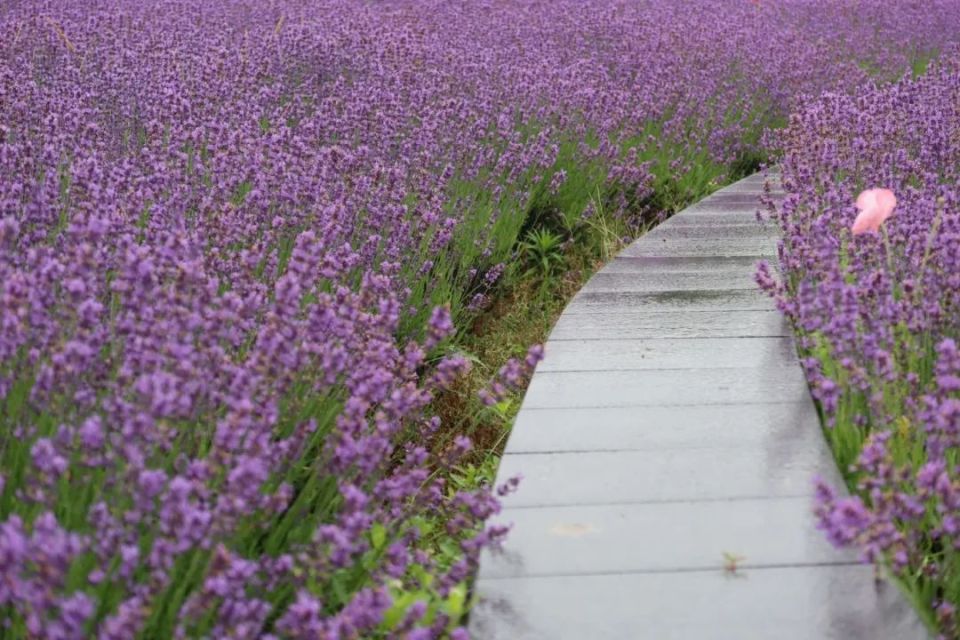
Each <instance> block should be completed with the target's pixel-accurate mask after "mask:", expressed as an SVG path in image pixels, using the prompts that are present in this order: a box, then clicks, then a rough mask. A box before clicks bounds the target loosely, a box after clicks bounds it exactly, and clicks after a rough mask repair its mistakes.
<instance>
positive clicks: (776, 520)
mask: <svg viewBox="0 0 960 640" xmlns="http://www.w3.org/2000/svg"><path fill="white" fill-rule="evenodd" d="M763 184H764V178H763V177H762V176H760V175H755V176H752V177H750V178H747V179H745V180H742V181H740V182H738V183H736V184H734V185H732V186H730V187H727V188H726V189H723V190H721V191H719V192H717V193H715V194H714V195H712V196H710V197H709V198H707V199H705V200H703V201H702V202H700V203H699V204H697V205H694V206H693V207H690V208H689V209H687V210H685V211H683V212H682V213H680V214H678V215H677V216H674V217H673V218H672V219H670V220H669V221H667V222H666V223H664V224H662V225H660V226H659V227H657V228H656V229H655V230H654V231H652V232H651V233H648V234H646V235H645V236H643V237H642V238H641V239H640V240H638V241H637V242H635V243H634V244H632V245H631V246H629V247H628V248H627V249H626V250H625V251H624V252H623V253H621V254H620V255H619V256H618V257H617V258H616V259H614V260H613V262H611V263H610V264H609V265H607V266H606V267H605V268H604V269H603V270H602V271H600V272H599V273H597V274H596V275H595V276H594V277H593V278H592V279H591V280H590V282H589V283H588V284H587V285H586V286H585V287H584V288H583V290H582V291H581V292H580V293H579V294H577V296H576V297H575V298H574V299H573V301H572V302H571V303H570V306H569V307H567V309H566V311H564V313H563V315H562V316H561V318H560V320H559V321H558V323H557V325H556V327H555V328H554V330H553V333H552V334H551V336H550V340H549V342H548V343H547V347H546V353H547V357H546V359H545V360H544V362H543V363H542V364H541V365H540V367H539V369H538V370H537V372H536V374H535V375H534V377H533V380H532V382H531V384H530V388H529V390H528V392H527V395H526V398H525V399H524V403H523V407H522V409H521V411H520V414H519V416H518V418H517V422H516V425H515V427H514V430H513V434H512V435H511V437H510V441H509V443H508V445H507V450H506V455H505V456H504V458H503V461H502V463H501V466H500V471H499V478H500V479H501V480H503V479H506V478H508V477H510V476H513V475H515V474H517V473H521V474H522V475H523V476H524V481H523V483H522V484H521V489H520V491H519V493H517V494H516V495H514V496H512V497H511V498H509V499H508V500H507V505H506V507H507V508H506V510H505V512H504V513H503V515H502V517H501V518H500V520H501V521H503V522H512V523H513V524H514V528H513V531H512V532H511V535H510V538H509V540H508V542H507V544H506V548H505V551H504V553H502V554H497V555H488V556H485V557H484V560H483V562H482V566H481V570H480V576H479V578H478V581H477V587H476V588H477V593H478V595H479V602H478V605H477V606H476V608H475V609H474V612H473V614H472V616H471V627H470V628H471V632H472V636H473V637H474V638H475V640H501V639H502V640H526V639H543V640H547V639H549V640H558V639H568V638H569V639H570V640H574V639H576V640H603V639H611V640H612V639H617V640H628V639H634V638H650V639H655V640H666V639H682V640H694V639H695V640H702V639H730V640H743V639H753V638H757V639H765V638H770V639H777V640H792V639H803V640H808V639H809V640H814V639H822V638H836V639H838V640H839V639H843V640H861V639H862V640H868V639H869V640H907V639H911V638H923V637H926V634H925V632H924V630H923V628H922V626H921V625H920V623H919V622H917V619H916V616H915V614H914V613H913V611H912V610H911V608H910V607H909V605H908V604H907V603H906V602H905V601H904V599H903V598H902V597H901V596H900V594H899V592H898V591H897V589H896V588H895V587H894V586H893V585H889V584H882V585H880V586H879V588H878V587H877V586H876V585H875V582H874V578H873V569H872V568H871V567H867V566H863V565H860V564H858V563H857V561H856V558H855V557H853V556H851V555H849V554H845V553H841V552H838V551H836V550H834V549H833V548H831V547H830V546H829V545H828V543H827V542H826V541H825V540H824V537H823V535H822V534H821V533H820V532H819V531H817V530H816V529H815V528H814V520H813V517H812V514H811V507H812V498H811V493H812V487H813V485H812V482H811V478H812V477H813V476H814V475H815V474H820V475H822V476H824V477H826V478H829V479H833V481H834V482H835V484H837V485H839V484H840V479H839V475H838V473H837V470H836V468H835V465H834V461H833V459H832V457H831V455H830V452H829V450H828V448H827V445H826V443H825V441H824V439H823V435H822V434H821V431H820V423H819V420H818V417H817V414H816V411H815V409H814V406H813V403H812V401H811V400H810V397H809V394H808V391H807V387H806V383H805V381H804V376H803V372H802V371H801V369H800V365H799V362H798V361H797V356H796V353H795V350H794V345H793V340H792V337H791V330H790V327H789V326H788V325H787V324H786V323H785V322H784V321H783V319H782V318H781V315H780V314H779V313H778V312H777V311H776V310H775V308H774V306H773V304H772V303H771V301H770V300H769V299H768V298H766V297H765V296H764V295H763V294H761V293H760V292H759V290H758V288H757V286H756V285H755V284H754V282H753V273H754V265H755V263H756V261H757V260H758V259H759V258H760V257H768V258H769V259H771V262H773V263H775V262H776V258H775V256H776V245H777V239H778V237H779V235H778V232H777V229H776V228H775V226H774V225H773V224H772V223H768V224H767V225H765V226H762V225H760V224H759V223H758V222H757V220H756V216H755V212H756V210H757V209H758V208H759V203H758V197H759V194H760V193H761V192H762V190H763ZM774 189H776V187H774ZM774 193H775V194H776V193H777V191H776V190H774Z"/></svg>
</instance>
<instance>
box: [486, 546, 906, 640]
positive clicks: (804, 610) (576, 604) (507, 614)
mask: <svg viewBox="0 0 960 640" xmlns="http://www.w3.org/2000/svg"><path fill="white" fill-rule="evenodd" d="M479 589H480V591H482V592H483V593H484V594H485V595H486V598H485V600H484V601H483V602H481V603H480V604H479V605H478V608H477V609H476V613H475V617H476V619H477V620H478V621H479V623H478V624H476V625H475V626H474V629H473V631H474V637H476V638H480V639H482V640H586V639H589V640H626V639H629V640H692V639H700V638H714V639H718V640H754V639H756V640H774V639H775V640H849V639H850V638H869V639H870V640H902V639H903V638H918V637H922V635H923V629H922V628H921V627H920V625H919V624H918V622H917V620H916V616H915V615H914V614H913V611H912V610H911V609H910V607H909V606H908V605H907V603H906V602H904V601H903V599H902V598H900V597H899V593H898V592H897V590H896V588H895V587H894V586H893V585H889V584H887V585H880V588H879V589H877V588H875V586H874V581H873V569H871V568H870V567H865V566H856V565H853V566H851V565H829V566H799V567H782V568H770V569H754V570H738V571H737V572H736V573H735V574H728V573H725V572H721V571H702V572H691V573H686V572H684V573H654V574H649V573H647V574H644V573H632V574H629V573H627V574H624V573H620V574H611V575H578V576H550V577H544V578H529V579H523V580H483V581H481V582H480V584H479Z"/></svg>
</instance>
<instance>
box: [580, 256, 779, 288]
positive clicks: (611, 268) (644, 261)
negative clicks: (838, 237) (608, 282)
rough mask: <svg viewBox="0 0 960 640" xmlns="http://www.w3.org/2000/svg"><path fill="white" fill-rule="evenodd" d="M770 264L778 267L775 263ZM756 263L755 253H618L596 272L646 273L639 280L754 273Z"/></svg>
mask: <svg viewBox="0 0 960 640" xmlns="http://www.w3.org/2000/svg"><path fill="white" fill-rule="evenodd" d="M770 266H771V267H773V268H777V267H775V266H774V265H770ZM756 267H757V259H756V258H754V257H753V256H729V257H725V258H724V257H700V256H659V257H657V256H654V257H643V256H640V257H630V256H617V257H616V258H614V259H613V260H611V261H610V262H609V263H608V264H607V265H606V266H605V267H604V268H603V269H601V270H600V271H599V272H598V273H596V274H595V275H600V274H601V273H632V274H634V275H637V274H641V273H642V274H643V278H635V279H636V280H642V279H644V278H648V277H651V276H653V277H656V276H660V275H661V274H670V275H673V274H678V273H680V274H684V273H693V274H697V275H701V276H708V275H710V274H713V273H727V274H737V273H742V272H744V271H746V272H749V273H753V272H754V270H755V269H756ZM591 279H592V278H591ZM587 284H589V283H587Z"/></svg>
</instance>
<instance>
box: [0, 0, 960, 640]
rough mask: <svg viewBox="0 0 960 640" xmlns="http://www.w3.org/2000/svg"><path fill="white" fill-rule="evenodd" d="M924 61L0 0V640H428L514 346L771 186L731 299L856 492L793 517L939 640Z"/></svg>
mask: <svg viewBox="0 0 960 640" xmlns="http://www.w3.org/2000/svg"><path fill="white" fill-rule="evenodd" d="M958 41H960V2H958V1H957V0H926V1H924V2H891V1H885V0H865V1H857V2H854V1H852V0H851V1H848V0H778V1H773V0H742V1H738V0H690V1H684V2H674V1H672V0H643V1H642V0H629V1H627V0H619V1H618V0H575V1H574V0H553V1H550V2H545V1H537V0H476V1H474V0H468V1H466V2H453V3H452V2H440V1H438V0H383V1H375V2H373V1H371V2H361V1H355V0H350V1H348V0H317V1H315V2H300V1H297V0H268V1H265V2H253V1H252V0H210V1H208V2H191V1H189V0H159V1H153V2H145V1H143V0H4V1H3V2H2V3H0V610H2V619H3V626H2V627H0V628H2V632H0V635H2V636H3V637H10V638H55V639H71V638H88V637H95V638H104V639H117V640H120V639H128V638H144V639H160V638H277V639H293V638H329V639H343V640H346V639H356V638H411V639H415V640H426V639H429V638H447V637H449V638H454V639H456V640H464V639H465V638H466V637H467V633H466V631H465V629H464V624H465V620H466V615H467V614H468V611H469V606H470V600H471V594H470V580H471V576H472V573H473V571H474V569H475V568H476V564H477V561H478V557H479V554H480V552H481V550H483V549H485V548H488V547H491V546H495V545H497V544H498V543H499V542H501V541H502V540H503V539H504V537H505V536H506V535H508V532H507V530H506V529H505V528H503V527H498V526H492V525H488V524H487V520H488V519H489V518H490V517H491V516H492V515H494V514H496V513H497V512H498V510H499V507H500V501H501V500H502V499H504V498H505V497H506V496H507V494H509V493H510V492H512V491H514V490H520V491H522V490H523V489H522V482H520V483H519V487H518V486H517V482H515V481H514V482H509V483H507V484H505V485H504V486H499V487H498V486H493V484H492V478H493V475H494V473H493V471H494V470H495V468H496V462H497V455H498V453H499V447H500V446H501V445H502V440H503V438H504V437H505V435H506V433H507V431H508V429H509V422H510V417H511V414H512V412H513V411H515V406H516V404H517V399H518V398H519V397H520V395H521V394H522V389H523V385H524V381H525V379H526V378H527V377H528V376H529V373H530V371H531V370H532V369H533V368H534V367H535V366H536V364H537V362H538V361H539V360H540V359H541V358H542V357H543V352H542V349H540V348H539V347H538V346H537V345H536V344H534V343H535V342H537V340H538V339H542V337H543V335H545V332H546V331H548V330H549V323H550V319H551V317H552V316H551V314H552V313H553V312H554V311H556V310H558V309H559V308H562V306H563V303H564V300H565V297H568V296H569V295H570V294H571V293H572V292H574V291H575V290H576V287H577V286H578V284H579V283H582V282H583V281H584V280H585V278H586V276H587V275H589V272H590V271H591V270H592V269H593V268H595V267H596V265H597V264H600V263H601V262H602V261H603V260H604V259H607V258H609V256H610V254H611V252H612V251H614V250H615V249H616V248H617V247H618V246H619V244H620V243H622V242H623V241H624V240H626V239H629V238H631V237H633V236H635V235H636V234H638V233H641V232H642V231H643V230H644V229H646V228H647V227H649V226H650V225H652V224H655V223H656V221H657V220H661V219H663V218H664V217H665V216H667V215H670V214H671V213H673V212H675V211H677V210H679V209H681V208H683V207H684V206H685V205H687V204H689V203H691V202H693V201H695V200H697V199H699V198H701V197H703V196H705V195H707V194H708V193H710V192H711V191H713V190H715V189H717V188H719V187H720V186H722V185H724V184H726V183H729V182H731V181H732V180H734V179H736V178H739V177H742V176H744V175H747V174H749V173H752V172H754V171H755V170H757V169H758V168H759V167H761V166H765V165H770V164H774V163H777V164H779V165H780V167H781V171H782V175H783V183H784V186H785V188H786V190H787V192H788V197H787V199H786V201H785V203H784V204H783V205H781V206H780V207H779V208H778V209H777V208H774V210H773V211H772V216H773V217H774V218H775V219H776V221H777V222H778V223H779V225H780V227H781V228H782V230H783V243H782V249H781V253H780V264H779V269H773V268H771V266H770V265H761V266H760V267H759V269H758V273H757V280H758V282H759V286H761V287H763V288H765V289H767V290H768V291H769V292H770V293H771V295H773V296H775V297H776V299H777V301H778V304H779V306H780V307H781V309H782V310H783V312H784V313H785V314H786V315H787V316H788V317H789V318H790V320H791V321H792V322H793V323H794V325H795V327H796V330H797V334H798V336H799V337H800V339H799V343H800V348H801V350H802V351H803V354H804V356H805V360H804V363H805V366H806V369H807V374H808V378H809V380H810V382H811V390H812V393H813V394H814V397H815V398H816V399H817V400H818V402H819V404H820V407H821V409H822V412H823V417H824V424H825V433H826V434H827V437H828V439H829V440H830V442H831V444H832V446H833V448H834V451H835V454H836V457H837V460H838V463H839V464H840V466H841V468H842V469H843V470H845V471H848V474H847V480H848V482H849V484H850V486H851V488H852V490H853V491H854V492H855V495H854V497H850V498H846V497H839V496H838V494H837V493H835V489H836V488H833V487H829V486H826V485H824V486H822V489H821V492H820V493H821V499H820V500H819V501H818V504H817V505H816V506H811V509H812V510H814V509H815V511H816V514H815V515H811V518H813V517H816V518H818V519H819V520H820V522H821V524H822V528H823V529H824V531H825V534H826V535H827V536H829V537H830V539H831V540H832V541H833V542H835V543H836V544H838V545H847V546H855V547H857V548H860V549H862V550H863V552H864V559H865V560H866V561H868V562H876V563H878V564H879V565H881V566H883V567H885V570H886V571H887V572H888V573H889V574H890V575H891V576H892V577H893V578H895V579H896V580H897V581H898V582H899V583H900V584H901V585H902V586H903V588H904V589H905V591H906V592H907V593H908V594H909V595H910V597H911V598H912V599H913V600H914V602H915V604H916V606H917V608H918V610H919V611H920V612H921V615H923V616H924V617H925V619H926V620H927V622H928V623H929V624H930V626H931V628H936V629H937V630H938V632H939V633H942V634H943V635H944V637H948V638H958V637H960V618H958V616H960V613H957V612H956V611H955V607H957V606H960V552H958V549H960V468H958V464H960V352H958V347H957V344H956V342H955V341H956V340H957V339H960V336H958V333H960V331H958V328H960V182H958V180H960V173H958V170H960V49H958V48H957V44H958ZM866 189H888V190H890V191H891V192H892V196H891V197H894V196H895V199H896V204H895V207H889V206H886V204H889V203H890V202H892V201H889V202H888V200H886V199H885V198H886V197H887V196H884V199H880V200H878V199H876V198H874V199H870V198H867V199H861V201H860V205H861V206H860V215H866V214H869V215H870V216H872V217H871V218H870V219H869V220H868V219H866V218H863V219H861V221H860V223H858V225H857V226H856V227H855V230H856V231H857V233H856V234H854V233H853V231H852V230H851V226H853V225H854V222H855V219H856V217H857V215H858V207H857V201H858V196H859V194H860V193H861V192H862V191H864V190H866ZM881 205H883V206H881ZM883 219H885V221H883ZM868 223H869V224H868ZM521 307H522V308H523V309H530V310H532V311H530V312H529V313H528V314H527V315H526V316H523V318H521V320H522V322H521V321H517V320H516V315H515V313H516V312H515V309H516V308H521ZM511 314H514V315H511ZM490 327H496V328H497V330H496V331H492V330H491V329H490ZM505 336H506V337H505ZM811 481H813V480H811ZM506 499H509V498H506Z"/></svg>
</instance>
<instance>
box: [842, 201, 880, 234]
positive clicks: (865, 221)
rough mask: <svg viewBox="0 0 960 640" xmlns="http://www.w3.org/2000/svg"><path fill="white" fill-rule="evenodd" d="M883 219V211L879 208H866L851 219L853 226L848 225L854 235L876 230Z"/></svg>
mask: <svg viewBox="0 0 960 640" xmlns="http://www.w3.org/2000/svg"><path fill="white" fill-rule="evenodd" d="M883 220H884V217H883V212H882V211H881V210H880V209H879V208H876V207H874V208H872V209H867V210H865V211H861V212H860V213H859V214H857V218H856V220H854V221H853V226H852V227H850V230H851V231H852V232H853V235H855V236H858V235H860V234H861V233H867V232H869V231H877V230H878V229H879V228H880V225H881V224H882V223H883Z"/></svg>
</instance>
